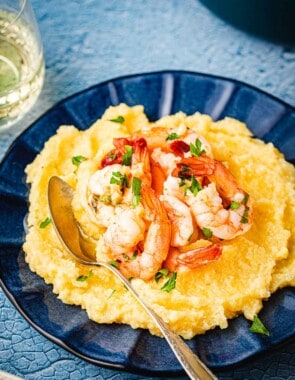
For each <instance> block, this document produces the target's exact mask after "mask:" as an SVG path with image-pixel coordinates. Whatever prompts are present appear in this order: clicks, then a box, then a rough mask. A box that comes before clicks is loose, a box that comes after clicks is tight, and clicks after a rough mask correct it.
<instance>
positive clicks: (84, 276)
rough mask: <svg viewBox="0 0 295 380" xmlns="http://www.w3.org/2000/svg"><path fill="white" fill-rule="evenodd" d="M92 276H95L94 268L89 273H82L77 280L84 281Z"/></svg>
mask: <svg viewBox="0 0 295 380" xmlns="http://www.w3.org/2000/svg"><path fill="white" fill-rule="evenodd" d="M91 276H93V271H92V270H90V271H89V272H88V274H82V275H81V276H79V277H77V278H76V281H80V282H84V281H86V280H88V278H90V277H91Z"/></svg>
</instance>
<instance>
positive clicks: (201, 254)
mask: <svg viewBox="0 0 295 380" xmlns="http://www.w3.org/2000/svg"><path fill="white" fill-rule="evenodd" d="M199 242H200V241H198V242H197V243H199ZM206 242H207V243H208V244H204V245H203V246H198V245H200V244H195V245H196V247H194V244H192V245H191V246H187V251H185V252H181V250H180V249H178V248H175V247H172V248H170V251H169V254H168V256H167V259H166V260H165V261H164V263H163V267H165V268H168V269H169V271H170V272H173V271H175V270H190V269H196V268H199V267H201V266H203V265H206V264H208V263H211V262H214V261H216V260H218V259H219V257H220V256H221V253H222V247H221V246H220V245H217V244H212V243H209V242H208V241H206Z"/></svg>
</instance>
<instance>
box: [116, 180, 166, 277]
mask: <svg viewBox="0 0 295 380" xmlns="http://www.w3.org/2000/svg"><path fill="white" fill-rule="evenodd" d="M141 204H142V206H143V208H144V210H145V213H146V214H147V217H148V219H150V220H151V221H150V223H149V226H148V228H147V231H146V236H145V239H144V241H143V242H142V244H139V243H138V239H136V240H134V241H133V244H134V247H133V248H132V250H131V251H129V252H131V253H132V255H131V256H130V253H129V254H128V253H127V255H126V252H125V254H124V255H121V256H118V257H117V261H119V262H120V265H119V270H120V271H121V272H122V273H123V274H124V276H126V277H127V278H129V277H138V278H141V279H143V280H149V279H151V278H152V277H153V276H154V275H155V274H156V273H157V271H158V270H159V269H160V268H161V266H162V262H163V261H164V260H165V259H166V257H167V255H168V252H169V246H170V240H171V223H170V220H169V219H168V216H167V213H166V210H165V208H164V206H163V205H162V203H161V202H160V200H159V199H158V198H157V197H156V195H155V193H154V191H153V190H152V189H151V188H150V187H148V186H144V187H143V188H142V190H141ZM122 222H123V224H124V226H125V228H122V223H121V225H120V226H119V225H118V227H119V229H120V234H121V237H122V238H123V236H122V235H124V233H125V232H124V230H126V226H128V224H129V220H125V221H122ZM118 241H120V240H119V239H118ZM136 243H137V245H136ZM141 245H143V250H142V251H141V250H140V248H141ZM134 252H137V255H136V257H134ZM126 258H127V259H126Z"/></svg>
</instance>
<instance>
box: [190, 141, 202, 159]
mask: <svg viewBox="0 0 295 380" xmlns="http://www.w3.org/2000/svg"><path fill="white" fill-rule="evenodd" d="M189 148H190V152H191V154H192V155H193V156H197V157H199V156H200V155H201V154H202V153H206V151H205V150H204V149H202V142H201V140H200V139H198V138H197V139H196V141H195V144H193V143H190V145H189Z"/></svg>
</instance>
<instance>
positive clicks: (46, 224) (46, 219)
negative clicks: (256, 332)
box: [39, 217, 51, 228]
mask: <svg viewBox="0 0 295 380" xmlns="http://www.w3.org/2000/svg"><path fill="white" fill-rule="evenodd" d="M50 223H51V218H49V217H47V218H45V219H44V220H42V222H40V224H39V227H40V228H45V227H47V226H48V224H50Z"/></svg>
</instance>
